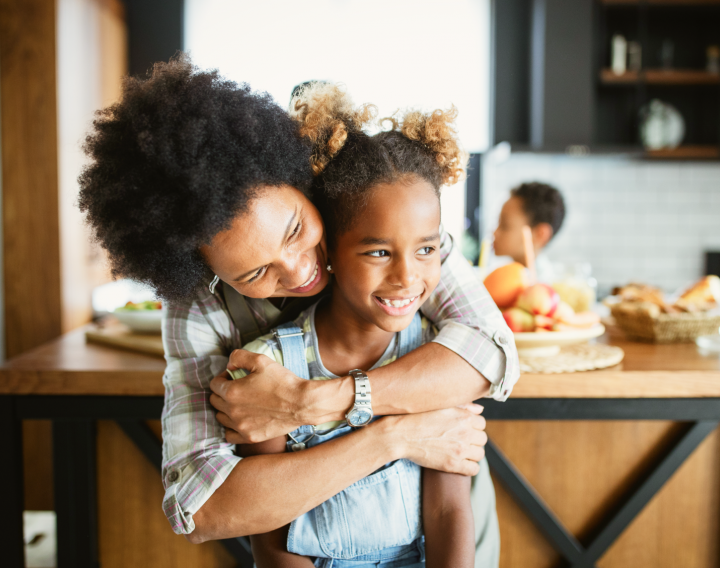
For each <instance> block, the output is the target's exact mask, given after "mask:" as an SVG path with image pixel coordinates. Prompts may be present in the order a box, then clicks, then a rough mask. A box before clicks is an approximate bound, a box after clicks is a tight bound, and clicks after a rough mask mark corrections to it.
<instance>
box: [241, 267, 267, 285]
mask: <svg viewBox="0 0 720 568" xmlns="http://www.w3.org/2000/svg"><path fill="white" fill-rule="evenodd" d="M266 268H267V267H265V266H263V267H262V268H261V269H260V270H258V271H257V272H256V273H255V274H253V275H252V278H250V280H247V281H246V282H247V283H248V284H250V283H251V282H255V281H256V280H258V279H259V278H260V277H261V276H262V275H263V274H265V269H266Z"/></svg>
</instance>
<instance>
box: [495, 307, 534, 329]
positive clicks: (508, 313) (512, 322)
mask: <svg viewBox="0 0 720 568" xmlns="http://www.w3.org/2000/svg"><path fill="white" fill-rule="evenodd" d="M502 314H503V317H504V318H505V322H506V323H507V324H508V327H509V328H510V330H511V331H513V332H515V333H521V332H524V331H534V330H535V318H534V317H533V316H532V314H530V313H529V312H526V311H525V310H523V309H521V308H508V309H507V310H505V311H504V312H503V313H502Z"/></svg>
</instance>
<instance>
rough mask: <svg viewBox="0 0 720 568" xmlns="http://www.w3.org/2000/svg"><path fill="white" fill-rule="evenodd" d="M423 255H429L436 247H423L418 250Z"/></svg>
mask: <svg viewBox="0 0 720 568" xmlns="http://www.w3.org/2000/svg"><path fill="white" fill-rule="evenodd" d="M418 252H419V253H420V254H422V255H428V254H432V253H433V252H435V247H423V248H421V249H420V250H419V251H418Z"/></svg>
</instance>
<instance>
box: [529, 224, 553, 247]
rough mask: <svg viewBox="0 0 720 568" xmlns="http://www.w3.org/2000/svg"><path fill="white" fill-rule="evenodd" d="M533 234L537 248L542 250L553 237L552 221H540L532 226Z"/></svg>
mask: <svg viewBox="0 0 720 568" xmlns="http://www.w3.org/2000/svg"><path fill="white" fill-rule="evenodd" d="M532 236H533V245H534V246H535V250H540V249H541V248H544V247H545V245H547V244H548V243H549V242H550V239H552V238H553V228H552V226H551V225H550V223H538V224H537V225H535V226H534V227H533V228H532Z"/></svg>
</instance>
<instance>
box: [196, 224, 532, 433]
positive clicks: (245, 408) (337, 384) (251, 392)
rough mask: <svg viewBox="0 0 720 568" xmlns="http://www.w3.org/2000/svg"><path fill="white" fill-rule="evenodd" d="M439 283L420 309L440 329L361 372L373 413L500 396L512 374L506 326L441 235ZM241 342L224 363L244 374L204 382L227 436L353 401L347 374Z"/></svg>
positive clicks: (289, 422)
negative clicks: (297, 367)
mask: <svg viewBox="0 0 720 568" xmlns="http://www.w3.org/2000/svg"><path fill="white" fill-rule="evenodd" d="M441 253H443V256H444V261H443V265H442V277H441V280H440V284H439V285H438V287H437V289H436V290H435V291H434V292H433V294H432V295H431V296H430V298H428V300H427V301H426V302H425V304H423V306H422V308H421V309H422V311H423V313H424V314H425V316H426V317H428V319H430V320H432V321H433V322H434V323H435V324H436V325H437V327H438V328H439V329H440V333H439V334H438V336H437V337H436V338H435V340H434V341H433V342H432V343H427V344H425V345H422V346H420V347H419V348H417V349H415V350H414V351H412V352H411V353H408V354H407V355H405V356H404V357H401V358H400V359H398V360H397V361H395V362H393V363H391V364H389V365H386V366H383V367H381V368H379V369H375V370H373V371H369V372H368V376H369V377H370V384H371V386H372V402H373V409H374V411H375V414H378V415H389V414H409V413H417V412H425V411H428V410H434V409H438V408H448V407H450V406H454V405H457V404H462V403H465V402H468V401H470V400H476V399H478V398H481V397H484V396H492V397H494V398H497V399H500V400H504V399H505V398H507V397H508V396H509V394H510V391H511V390H512V386H513V385H514V384H515V382H516V381H517V379H518V377H519V362H518V357H517V350H516V349H515V343H514V340H513V335H512V332H511V331H510V330H509V329H508V327H507V325H506V324H505V321H504V320H503V318H502V314H500V311H499V310H498V309H497V307H496V306H495V304H494V303H493V301H492V299H491V298H490V296H489V294H488V293H487V290H485V287H484V286H483V284H482V282H480V280H479V279H478V278H477V275H476V274H475V272H474V271H473V269H472V267H471V266H470V265H469V264H468V263H467V261H466V260H465V259H464V258H463V257H462V255H461V254H460V252H459V251H458V250H457V248H455V247H453V245H452V239H450V237H449V236H447V235H446V234H445V235H444V236H443V241H442V246H441ZM267 363H268V362H267V361H266V360H264V359H263V358H262V357H261V356H259V355H256V354H253V353H248V352H247V351H244V350H237V351H234V352H233V353H232V354H231V355H230V363H229V365H228V368H230V369H234V368H243V369H248V370H250V371H251V373H250V374H249V375H248V376H247V377H246V378H245V379H244V380H243V381H233V382H228V381H227V380H226V377H225V376H224V375H222V376H219V377H216V378H215V379H213V380H212V381H211V382H210V388H211V389H212V390H213V393H214V394H213V396H211V398H210V403H211V404H212V405H213V406H214V407H215V408H216V409H217V410H218V411H219V413H218V420H219V421H220V422H221V423H222V424H223V425H224V426H225V427H226V428H227V429H228V432H227V439H228V440H229V441H231V442H234V443H238V444H239V443H245V442H248V441H261V440H265V439H268V438H274V437H276V436H278V435H281V434H285V433H287V432H290V431H292V430H294V429H295V428H297V427H298V426H300V425H302V424H321V423H323V422H328V421H331V420H341V419H342V418H344V415H345V413H346V412H347V411H348V410H349V409H350V407H351V406H352V404H353V400H354V395H355V385H354V381H353V380H352V378H350V377H343V378H341V379H337V380H330V381H302V380H301V379H298V378H297V377H295V376H294V375H293V374H292V373H290V372H289V371H288V370H287V369H285V368H284V367H282V366H280V365H269V364H267Z"/></svg>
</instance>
